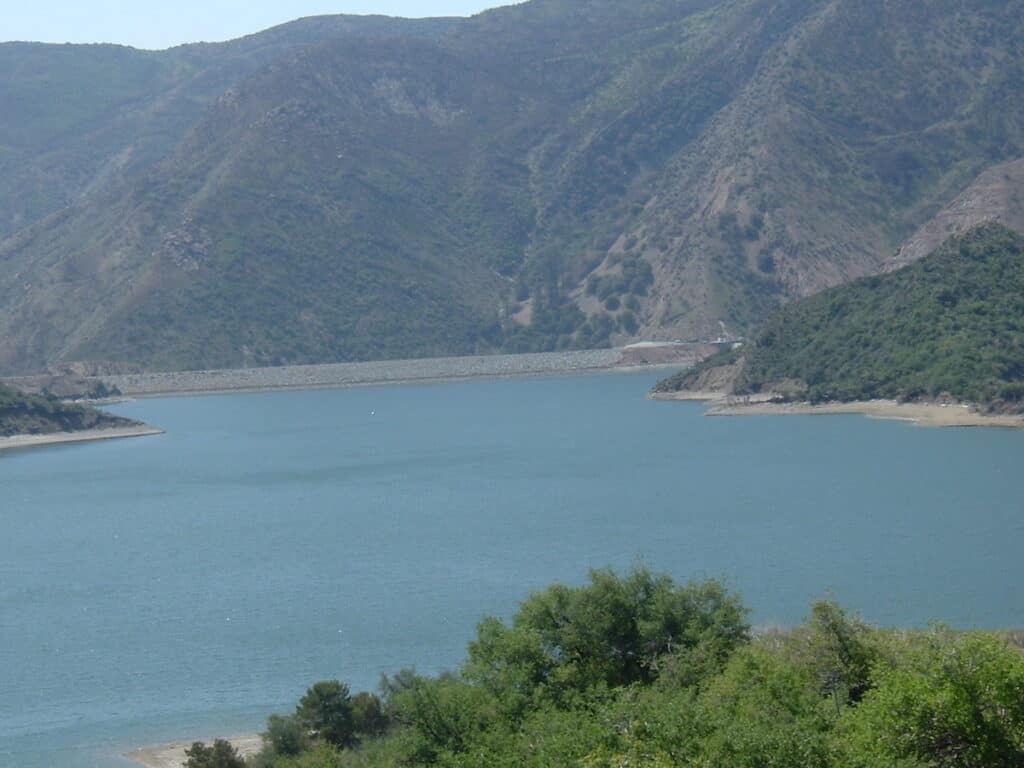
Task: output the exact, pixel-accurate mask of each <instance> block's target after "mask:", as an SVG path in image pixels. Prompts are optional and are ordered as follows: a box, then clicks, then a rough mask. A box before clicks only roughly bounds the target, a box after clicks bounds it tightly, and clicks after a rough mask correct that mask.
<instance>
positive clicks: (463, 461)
mask: <svg viewBox="0 0 1024 768" xmlns="http://www.w3.org/2000/svg"><path fill="white" fill-rule="evenodd" d="M655 378H656V376H655V374H650V373H645V374H621V373H619V374H603V375H588V376H569V377H562V378H522V379H507V380H486V381H474V382H465V383H447V384H437V385H425V386H391V387H368V388H358V389H346V390H331V391H328V390H320V391H306V392H277V393H266V394H245V395H225V396H213V397H204V398H168V399H157V400H144V401H138V402H132V403H125V404H123V405H120V406H117V407H116V408H115V409H114V410H116V411H117V412H118V413H121V414H123V415H127V416H131V417H134V418H138V419H142V420H144V421H146V422H149V423H151V424H154V425H157V426H160V427H163V428H165V429H167V431H168V432H167V434H166V435H162V436H158V437H150V438H140V439H134V440H123V441H111V442H107V443H96V444H91V445H77V446H64V447H55V448H47V449H36V450H31V451H23V452H16V453H11V454H7V455H2V456H0V488H2V497H0V498H2V501H0V522H2V526H3V528H2V530H3V537H2V538H0V765H4V766H6V765H10V766H17V767H18V768H42V766H47V767H49V766H64V767H66V768H118V767H119V766H124V765H127V763H126V762H125V761H123V760H122V759H121V758H120V757H119V755H120V753H122V752H124V751H127V750H129V749H132V748H135V747H139V746H142V745H145V744H150V743H159V742H162V741H169V740H176V739H186V738H192V737H212V736H215V735H228V734H231V733H244V732H252V731H255V730H259V729H260V727H261V726H262V724H263V720H264V718H265V717H266V715H267V714H268V713H270V712H274V711H280V712H283V711H288V710H290V709H291V708H292V707H293V706H294V704H295V702H296V701H297V700H298V698H299V697H300V696H301V695H302V693H303V691H304V690H305V688H306V687H307V686H308V685H309V684H311V683H312V682H314V681H316V680H319V679H328V678H339V679H342V680H345V681H347V682H348V683H349V684H350V686H351V687H352V688H353V691H356V690H360V689H363V688H369V689H374V688H375V687H376V684H377V681H378V678H379V676H380V674H381V673H385V672H386V673H393V672H396V671H398V670H399V669H401V668H403V667H416V668H417V669H418V670H419V671H421V672H425V673H434V672H437V671H439V670H441V669H443V668H453V667H456V666H457V665H458V664H459V662H460V660H461V659H462V658H463V652H464V648H465V645H466V642H467V641H468V640H469V639H470V638H471V636H472V633H473V629H474V626H475V624H476V622H477V621H478V620H479V618H480V617H481V616H483V615H484V614H496V615H499V616H503V617H507V616H509V615H510V614H511V613H512V611H514V609H515V606H516V605H517V603H518V601H519V600H521V599H522V598H524V597H525V596H526V595H527V594H528V593H529V592H530V590H533V589H537V588H541V587H543V586H546V585H547V584H549V583H550V582H552V581H555V580H560V581H563V582H566V583H573V584H576V583H580V582H582V581H583V580H584V579H585V578H586V574H587V569H588V568H591V567H601V566H606V565H611V566H614V567H616V568H619V569H624V568H628V567H629V566H630V565H631V564H633V563H635V562H638V561H642V562H643V563H645V564H647V565H648V566H650V567H651V568H652V569H654V570H657V571H666V572H668V573H671V574H672V575H673V576H674V577H676V578H677V579H680V580H686V579H690V578H704V577H718V578H722V579H724V580H725V581H726V582H727V584H728V585H729V586H730V587H732V588H734V589H736V590H738V591H740V592H741V594H742V595H743V597H744V600H745V602H746V603H747V604H748V605H749V606H750V607H751V619H752V621H753V622H754V623H755V624H759V625H765V624H782V625H789V624H793V623H796V622H799V621H800V620H801V619H802V618H803V617H804V616H805V615H806V613H807V610H808V607H809V605H810V603H811V601H813V600H815V599H817V598H820V597H823V596H830V597H832V598H834V599H836V600H838V601H839V602H840V603H841V604H843V605H844V606H845V607H847V608H850V609H853V610H855V611H859V612H860V613H861V615H862V616H863V617H864V618H865V619H867V620H869V621H871V622H875V623H880V624H885V625H923V624H925V623H927V622H928V621H929V620H933V619H935V620H940V621H943V622H946V623H949V624H951V625H954V626H956V627H984V628H1002V627H1020V626H1024V591H1022V589H1021V584H1022V583H1024V557H1022V556H1021V551H1022V549H1021V547H1022V543H1024V471H1022V470H1024V432H1019V431H1009V430H1005V431H1002V430H993V429H956V430H931V429H920V428H914V427H911V426H907V425H905V424H900V423H896V422H882V421H871V420H868V419H864V418H861V417H858V416H829V417H814V416H792V417H770V416H765V417H739V418H736V417H734V418H725V417H723V418H707V417H704V416H703V415H702V413H703V408H702V407H701V406H700V405H697V404H689V403H671V402H651V401H648V400H645V399H644V393H645V392H646V390H647V389H648V388H649V387H650V386H651V384H653V382H654V380H655Z"/></svg>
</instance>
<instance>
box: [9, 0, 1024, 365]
mask: <svg viewBox="0 0 1024 768" xmlns="http://www.w3.org/2000/svg"><path fill="white" fill-rule="evenodd" d="M1022 40H1024V0H1010V1H1009V2H994V0H968V2H962V1H960V2H953V0H931V1H930V2H929V3H927V4H922V3H920V2H918V1H917V0H864V1H863V2H856V3H854V2H852V1H851V0H740V1H738V2H737V1H733V0H645V1H644V2H638V3H630V4H623V3H620V2H613V1H612V0H531V2H526V3H523V4H521V5H516V6H510V7H506V8H501V9H497V10H494V11H490V12H487V13H484V14H481V15H479V16H476V17H473V18H470V19H439V20H396V19H386V18H380V17H368V18H362V17H344V16H342V17H320V18H312V19H305V20H301V21H300V22H295V23H293V24H290V25H285V26H283V27H280V28H276V29H274V30H269V31H267V32H264V33H261V34H259V35H254V36H252V37H249V38H245V39H243V40H239V41H234V42H231V43H224V44H213V45H197V46H182V47H179V48H174V49H170V50H168V51H162V52H143V51H135V50H132V49H125V48H118V47H112V46H41V45H29V44H11V45H2V46H0V62H2V63H4V66H3V67H0V73H2V74H0V103H2V104H4V105H8V104H10V105H14V106H15V107H17V108H14V109H5V110H3V111H2V112H0V170H2V171H3V173H2V174H0V236H3V237H4V238H5V239H4V240H3V241H2V242H0V371H2V372H7V373H14V372H28V371H34V370H39V369H43V368H45V367H47V366H52V365H56V364H65V363H68V362H72V361H112V362H115V363H118V364H123V363H130V364H135V365H140V366H143V367H146V368H152V369H181V368H203V367H229V366H247V365H263V364H280V363H299V362H328V361H341V360H355V359H370V358H387V357H409V356H419V355H431V354H459V353H474V352H490V351H497V350H509V351H522V350H534V349H554V348H566V347H589V346H601V345H606V344H608V343H612V342H620V341H624V340H627V339H633V338H639V337H647V338H694V337H706V336H718V335H720V334H722V333H723V332H724V333H726V334H729V333H733V334H735V333H744V332H747V331H749V329H751V328H753V327H754V326H755V325H756V323H758V322H759V321H760V320H762V319H763V318H764V317H766V316H767V315H768V314H769V313H770V312H771V311H772V310H774V309H776V308H777V307H779V306H781V305H782V304H784V303H786V302H787V301H790V300H792V299H794V298H799V297H801V296H805V295H808V294H810V293H813V292H815V291H818V290H821V289H823V288H826V287H828V286H831V285H835V284H839V283H842V282H845V281H848V280H850V279H853V278H856V277H859V276H863V275H867V274H873V273H877V272H880V271H884V270H885V269H888V268H891V267H892V266H894V263H893V256H892V254H893V253H894V252H895V251H896V249H897V248H898V247H899V246H900V245H901V244H903V243H904V241H905V240H907V238H909V237H912V236H913V235H914V234H915V233H916V232H917V231H918V230H919V229H920V228H921V227H923V226H925V225H926V224H927V223H928V222H929V221H931V220H932V219H933V218H934V217H935V216H936V214H937V213H938V212H940V211H942V210H943V209H944V208H945V207H946V206H949V205H950V204H951V203H952V202H953V201H954V200H956V199H957V197H958V195H961V194H962V193H964V192H965V190H967V189H968V188H969V187H970V185H971V184H972V183H973V182H975V181H976V180H977V179H979V178H980V177H981V176H983V175H984V174H985V173H986V172H991V171H993V169H994V168H996V167H1000V166H1004V165H1005V164H1012V163H1014V162H1015V161H1019V160H1020V159H1021V158H1024V88H1022V86H1021V83H1022V82H1024V50H1022V46H1024V43H1022ZM1011 176H1012V179H1011V180H1010V181H1008V182H1006V189H1007V195H1008V197H1007V199H1010V198H1012V197H1013V196H1014V195H1018V194H1019V193H1020V190H1022V189H1024V187H1022V181H1021V179H1020V177H1019V175H1013V174H1011Z"/></svg>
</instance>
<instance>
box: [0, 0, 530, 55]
mask: <svg viewBox="0 0 1024 768" xmlns="http://www.w3.org/2000/svg"><path fill="white" fill-rule="evenodd" d="M509 2H512V0H336V1H335V2H330V1H329V0H23V1H22V2H17V0H15V1H14V2H10V3H4V5H6V6H7V7H6V8H4V12H3V14H2V15H0V40H3V41H8V40H31V41H36V42H46V43H121V44H123V45H131V46H134V47H136V48H151V49H159V48H169V47H171V46H173V45H180V44H181V43H194V42H199V41H206V42H218V41H221V40H231V39H233V38H236V37H242V36H243V35H248V34H252V33H253V32H259V31H260V30H263V29H267V28H268V27H272V26H274V25H276V24H281V23H283V22H286V21H291V20H293V19H297V18H300V17H302V16H318V15H321V14H331V13H352V14H370V13H380V14H385V15H387V16H408V17H412V18H418V17H424V16H471V15H472V14H474V13H479V12H480V11H483V10H486V9H487V8H492V7H494V6H498V5H505V4H508V3H509Z"/></svg>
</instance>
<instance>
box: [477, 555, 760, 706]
mask: <svg viewBox="0 0 1024 768" xmlns="http://www.w3.org/2000/svg"><path fill="white" fill-rule="evenodd" d="M748 636H749V627H748V625H747V623H746V609H745V608H744V607H743V606H742V605H741V604H740V602H739V599H738V598H737V597H735V596H733V595H730V594H729V593H728V592H727V591H726V589H725V588H724V587H723V586H722V585H721V584H720V583H718V582H716V581H707V582H701V583H693V584H687V585H684V586H678V585H676V584H675V583H674V582H673V581H672V579H671V578H670V577H668V576H665V575H660V576H655V575H653V574H651V573H650V571H648V570H647V569H646V568H635V569H634V570H632V571H631V572H630V573H628V574H627V575H626V576H624V577H619V576H618V575H616V574H615V573H614V572H613V571H611V570H610V569H604V570H595V571H591V573H590V583H589V584H587V585H586V586H583V587H575V588H573V587H566V586H563V585H560V584H556V585H555V586H552V587H550V588H548V589H546V590H545V591H543V592H539V593H536V594H534V595H532V596H531V597H530V598H529V599H527V600H526V601H525V602H524V603H523V604H522V605H521V606H520V608H519V611H518V612H517V613H516V615H515V617H514V619H513V621H512V626H511V627H509V626H507V625H505V624H504V623H503V622H501V621H499V620H497V619H493V618H491V619H485V620H484V621H482V622H481V623H480V625H479V627H478V631H477V638H476V640H475V641H473V642H472V643H470V646H469V660H468V661H467V664H466V667H465V676H466V677H467V679H469V680H471V681H474V682H478V683H481V684H483V685H484V687H486V688H487V689H489V690H490V691H492V692H493V693H494V694H496V695H499V696H500V697H501V698H502V700H503V701H505V702H508V701H517V702H519V704H520V705H522V706H525V705H526V704H527V703H528V702H531V701H532V702H536V701H537V700H538V697H539V698H553V699H555V700H566V698H567V697H568V698H569V699H571V698H572V697H573V696H574V695H576V694H579V693H581V692H584V691H587V690H590V689H592V688H594V687H607V688H616V687H619V686H624V685H630V684H633V683H650V682H652V681H653V680H654V679H656V678H657V677H658V676H659V675H660V674H661V672H662V671H663V670H664V669H665V668H667V667H672V668H673V669H674V670H675V672H676V673H678V674H679V675H680V677H682V678H685V677H686V668H688V667H690V666H692V665H694V664H699V666H700V668H701V673H700V675H701V676H703V675H704V674H707V673H710V672H713V671H717V669H720V668H721V665H722V664H724V662H725V660H726V659H727V658H728V656H729V654H730V653H731V652H732V650H733V649H734V648H736V647H737V645H739V644H741V643H744V642H745V641H746V640H747V639H748Z"/></svg>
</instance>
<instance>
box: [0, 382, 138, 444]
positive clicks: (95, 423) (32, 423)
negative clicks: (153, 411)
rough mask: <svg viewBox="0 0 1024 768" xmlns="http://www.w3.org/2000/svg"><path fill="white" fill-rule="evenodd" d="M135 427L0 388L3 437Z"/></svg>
mask: <svg viewBox="0 0 1024 768" xmlns="http://www.w3.org/2000/svg"><path fill="white" fill-rule="evenodd" d="M136 423H137V422H134V421H131V420H130V419H123V418H121V417H119V416H111V415H110V414H108V413H103V412H102V411H98V410H96V409H95V408H90V407H88V406H85V405H77V404H67V403H62V402H61V401H60V400H58V399H57V398H55V397H48V396H44V395H25V394H22V393H21V392H19V391H17V390H15V389H12V388H11V387H6V386H4V385H3V384H0V437H9V436H11V435H40V434H49V433H51V432H78V431H80V430H83V429H105V428H108V427H118V426H130V425H134V424H136Z"/></svg>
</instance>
